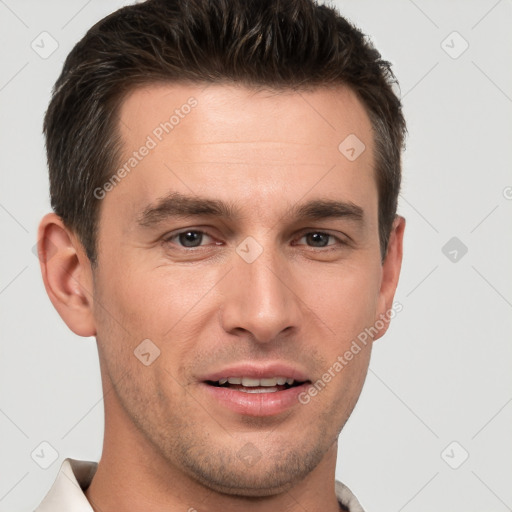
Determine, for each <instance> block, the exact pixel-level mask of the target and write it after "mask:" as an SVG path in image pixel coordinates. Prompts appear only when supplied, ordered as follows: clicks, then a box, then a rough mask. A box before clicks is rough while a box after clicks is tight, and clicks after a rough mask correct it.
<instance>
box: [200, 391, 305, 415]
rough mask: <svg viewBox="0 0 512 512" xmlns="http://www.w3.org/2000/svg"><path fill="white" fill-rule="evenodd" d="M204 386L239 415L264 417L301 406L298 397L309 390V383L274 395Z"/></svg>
mask: <svg viewBox="0 0 512 512" xmlns="http://www.w3.org/2000/svg"><path fill="white" fill-rule="evenodd" d="M202 385H203V387H205V388H206V391H207V392H208V393H210V395H211V396H212V397H213V398H214V399H215V400H217V401H218V402H219V403H220V404H221V405H223V406H225V407H227V408H228V409H231V410H232V411H234V412H236V413H238V414H244V415H247V416H259V417H262V416H273V415H276V414H279V413H282V412H284V411H287V410H288V409H290V408H291V407H293V406H294V405H297V404H299V403H300V402H299V399H298V395H300V394H301V393H302V392H303V391H305V390H306V389H307V388H308V386H309V383H304V384H301V385H300V386H294V387H293V388H288V389H284V390H283V391H274V392H272V393H245V392H244V391H237V390H236V389H231V388H225V387H218V386H211V385H209V384H206V383H203V384H202Z"/></svg>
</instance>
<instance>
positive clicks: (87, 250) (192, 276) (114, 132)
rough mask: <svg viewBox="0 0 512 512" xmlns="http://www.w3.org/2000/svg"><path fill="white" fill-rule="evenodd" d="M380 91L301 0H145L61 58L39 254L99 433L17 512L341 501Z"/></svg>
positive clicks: (374, 294) (392, 172)
mask: <svg viewBox="0 0 512 512" xmlns="http://www.w3.org/2000/svg"><path fill="white" fill-rule="evenodd" d="M392 80H393V75H392V74H391V71H390V68H389V65H388V63H386V62H384V61H382V60H381V58H380V55H379V54H378V52H377V51H376V50H375V49H374V48H373V47H372V46H371V45H370V43H369V42H368V41H367V40H366V39H365V38H364V36H363V35H362V34H361V33H360V32H359V31H358V30H357V29H355V28H354V27H352V26H351V25H350V24H349V23H348V22H347V21H346V20H344V19H343V18H342V17H341V16H340V15H339V14H338V13H336V12H335V11H334V10H332V9H331V8H328V7H326V6H319V5H317V4H314V3H312V2H310V1H309V0H287V1H280V2H274V1H271V0H268V1H263V0H259V1H257V2H256V1H255V2H245V1H241V0H240V1H233V0H230V1H227V0H216V1H213V2H212V1H210V0H180V1H178V0H175V1H170V0H169V1H166V0H150V1H148V2H144V3H141V4H138V5H134V6H130V7H125V8H123V9H120V10H119V11H117V12H115V13H113V14H112V15H110V16H108V17H107V18H105V19H104V20H102V21H100V22H99V23H98V24H96V25H95V26H94V27H93V28H92V29H91V30H90V31H89V32H88V33H87V34H86V36H85V37H84V38H83V39H82V40H81V41H80V42H79V43H78V44H77V45H76V47H75V48H74V49H73V51H72V52H71V54H70V55H69V56H68V58H67V60H66V62H65V65H64V69H63V72H62V75H61V77H60V78H59V80H58V81H57V84H56V86H55V90H54V94H53V98H52V101H51V104H50V106H49V109H48V112H47V114H46V118H45V125H44V129H45V135H46V138H47V152H48V162H49V169H50V187H51V198H52V207H53V209H54V212H55V213H51V214H48V215H47V216H45V217H44V218H43V220H42V222H41V225H40V228H39V239H40V243H39V253H40V260H41V262H42V263H41V268H42V274H43V279H44V283H45V287H46V290H47V292H48V295H49V297H50V299H51V301H52V303H53V304H54V306H55V308H56V309H57V311H58V312H59V314H60V315H61V317H62V318H63V320H64V321H65V322H66V324H67V325H68V326H69V328H70V329H71V330H72V331H73V332H75V333H76V334H78V335H81V336H95V337H96V340H97V346H98V352H99V359H100V367H101V375H102V382H103V391H104V403H105V435H104V446H103V453H102V456H101V460H100V461H99V463H98V465H96V464H95V463H91V462H85V461H74V460H71V459H67V460H66V461H64V463H63V465H62V467H61V471H60V473H59V475H58V477H57V481H56V482H55V484H54V486H53V487H52V489H51V490H50V492H49V493H48V495H47V496H46V498H45V499H44V501H43V503H42V504H41V505H40V507H39V508H38V509H37V510H38V511H40V512H45V511H50V510H67V511H75V510H76V511H78V510H80V511H86V510H87V511H90V510H95V511H101V512H110V511H114V510H123V511H124V512H130V511H139V510H151V511H163V510H165V511H174V510H176V511H178V510H188V511H194V510H197V511H221V510H222V511H231V510H244V511H254V512H260V511H267V510H290V511H295V510H297V511H298V510H301V511H302V510H311V511H313V510H323V511H335V510H340V509H341V510H351V511H352V512H354V511H359V510H362V508H361V506H360V505H359V502H358V501H357V499H356V498H355V497H354V496H353V494H352V493H351V492H350V491H349V489H348V488H347V487H346V486H344V485H343V484H341V483H340V482H335V467H336V458H337V439H338V436H339V434H340V431H341V429H342V428H343V426H344V424H345V422H346V421H347V419H348V417H349V416H350V414H351V412H352V410H353V408H354V406H355V404H356V402H357V399H358V397H359V394H360V392H361V388H362V386H363V382H364V379H365V376H366V372H367V369H368V364H369V359H370V352H371V345H372V342H373V341H374V340H376V339H378V338H379V337H380V336H382V335H383V334H384V332H385V331H386V329H387V326H388V325H389V320H390V319H391V318H392V316H393V314H394V310H395V306H394V305H393V296H394V292H395V289H396V286H397V282H398V277H399V272H400V265H401V259H402V239H403V233H404V226H405V221H404V219H403V218H401V217H400V216H397V215H396V206H397V197H398V192H399V187H400V175H401V164H400V158H401V157H400V155H401V150H402V145H403V138H404V133H405V122H404V120H403V117H402V113H401V106H400V101H399V100H398V99H397V98H396V97H395V95H394V94H393V92H392V89H391V81H392Z"/></svg>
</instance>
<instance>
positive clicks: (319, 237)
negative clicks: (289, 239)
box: [298, 231, 341, 248]
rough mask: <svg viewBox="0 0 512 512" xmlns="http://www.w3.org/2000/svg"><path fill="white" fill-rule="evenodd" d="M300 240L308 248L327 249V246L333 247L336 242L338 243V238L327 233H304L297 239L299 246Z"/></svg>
mask: <svg viewBox="0 0 512 512" xmlns="http://www.w3.org/2000/svg"><path fill="white" fill-rule="evenodd" d="M302 240H305V243H306V245H309V246H310V247H320V248H321V247H327V246H328V245H335V244H336V242H340V243H341V241H340V240H339V238H337V237H335V236H334V235H329V234H328V233H323V232H322V231H312V232H310V233H306V234H305V235H304V236H302V237H301V238H300V239H299V242H298V243H299V244H300V243H301V241H302Z"/></svg>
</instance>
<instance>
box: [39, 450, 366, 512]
mask: <svg viewBox="0 0 512 512" xmlns="http://www.w3.org/2000/svg"><path fill="white" fill-rule="evenodd" d="M97 468H98V463H97V462H89V461H85V460H75V459H69V458H68V459H65V460H64V461H63V463H62V465H61V467H60V470H59V473H58V474H57V478H56V479H55V482H54V483H53V485H52V487H51V489H50V490H49V491H48V494H47V495H46V496H45V497H44V499H43V501H42V502H41V504H40V505H39V507H37V509H36V510H35V511H34V512H55V510H66V511H67V512H94V510H93V508H92V507H91V504H90V503H89V501H88V500H87V498H86V497H85V494H84V491H85V490H86V489H87V488H88V487H89V485H90V483H91V481H92V478H93V476H94V474H95V473H96V469H97ZM335 492H336V497H337V498H338V501H339V502H340V505H341V506H344V507H345V508H346V509H348V510H349V512H364V510H363V508H362V507H361V505H360V503H359V501H358V500H357V498H356V497H355V496H354V494H353V493H352V491H351V490H350V489H349V488H348V487H347V486H346V485H344V484H342V483H341V482H339V481H338V480H336V485H335Z"/></svg>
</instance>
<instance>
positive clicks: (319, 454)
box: [186, 447, 325, 498]
mask: <svg viewBox="0 0 512 512" xmlns="http://www.w3.org/2000/svg"><path fill="white" fill-rule="evenodd" d="M324 455H325V453H324V452H323V451H322V450H320V449H314V450H313V451H309V452H307V453H304V451H303V450H300V449H299V447H297V449H296V450H293V451H288V452H280V453H277V454H270V455H269V454H266V455H265V456H263V457H262V458H261V459H260V460H258V461H257V462H255V463H254V464H252V465H249V464H246V463H245V462H243V461H241V460H239V459H238V458H236V457H233V456H231V457H226V456H225V454H221V453H218V454H216V455H214V456H210V457H208V458H206V459H203V460H202V461H200V462H199V461H198V460H195V461H193V460H191V459H190V458H189V459H188V461H187V464H186V465H187V469H188V471H189V474H190V476H192V477H193V478H194V479H195V480H197V481H198V482H199V483H200V484H201V485H204V486H205V487H207V488H209V489H211V490H212V491H215V492H218V493H221V494H226V495H230V496H239V497H247V498H258V497H266V496H273V495H277V494H281V493H283V492H286V491H288V490H289V489H291V488H292V487H293V486H295V485H297V483H299V482H300V481H301V480H303V479H304V478H306V476H308V475H309V474H310V473H311V472H312V471H313V470H314V468H315V467H316V466H317V465H318V464H319V463H320V461H321V460H322V458H323V457H324Z"/></svg>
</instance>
